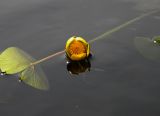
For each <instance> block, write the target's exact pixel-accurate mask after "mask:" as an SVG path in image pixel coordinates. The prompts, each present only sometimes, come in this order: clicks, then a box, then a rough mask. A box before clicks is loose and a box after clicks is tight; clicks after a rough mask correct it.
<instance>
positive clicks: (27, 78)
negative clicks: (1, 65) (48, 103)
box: [19, 65, 49, 90]
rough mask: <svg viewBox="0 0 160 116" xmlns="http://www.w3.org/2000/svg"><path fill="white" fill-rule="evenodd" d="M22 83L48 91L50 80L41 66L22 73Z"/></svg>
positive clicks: (29, 68)
mask: <svg viewBox="0 0 160 116" xmlns="http://www.w3.org/2000/svg"><path fill="white" fill-rule="evenodd" d="M19 76H20V80H22V82H24V83H26V84H28V85H30V86H32V87H34V88H37V89H41V90H48V88H49V84H48V80H47V78H46V76H45V74H44V73H43V71H42V69H41V67H40V66H37V65H36V66H30V67H28V68H27V69H25V70H24V71H22V72H21V73H20V75H19Z"/></svg>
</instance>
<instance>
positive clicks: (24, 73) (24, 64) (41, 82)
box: [0, 11, 159, 90]
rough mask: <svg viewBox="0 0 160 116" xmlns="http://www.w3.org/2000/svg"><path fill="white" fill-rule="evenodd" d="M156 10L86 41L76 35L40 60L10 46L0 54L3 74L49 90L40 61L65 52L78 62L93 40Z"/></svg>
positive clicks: (87, 51) (0, 65)
mask: <svg viewBox="0 0 160 116" xmlns="http://www.w3.org/2000/svg"><path fill="white" fill-rule="evenodd" d="M156 12H157V11H152V12H149V13H145V14H142V15H140V16H138V17H136V18H134V19H132V20H129V21H127V22H125V23H123V24H122V25H119V26H117V27H115V28H113V29H111V30H109V31H107V32H105V33H104V34H102V35H100V36H98V37H96V38H94V39H92V40H90V41H88V42H86V41H85V40H84V39H83V38H81V37H78V38H77V37H76V39H75V38H74V37H72V38H71V39H69V40H68V42H67V43H66V49H65V50H62V51H59V52H57V53H54V54H52V55H49V56H47V57H45V58H42V59H40V60H35V59H34V58H32V57H31V56H30V55H29V54H27V53H26V52H24V51H23V50H21V49H20V48H17V47H9V48H7V49H6V50H4V51H3V52H2V53H1V54H0V69H1V72H2V74H17V75H18V76H19V79H20V80H21V81H22V82H24V83H26V84H28V85H30V86H32V87H34V88H37V89H41V90H47V89H48V88H49V84H48V80H47V78H46V76H45V74H44V72H43V71H42V69H41V67H40V66H39V64H40V63H42V62H44V61H46V60H49V59H51V58H53V57H55V56H58V55H60V54H64V53H65V52H66V54H67V56H69V58H70V59H71V60H76V61H77V62H78V61H79V60H83V59H85V58H87V57H88V56H89V54H90V47H89V44H92V43H93V42H95V41H97V40H101V39H106V38H107V37H108V36H109V35H111V34H113V33H114V32H117V31H119V30H120V29H123V28H125V27H126V26H128V25H130V24H132V23H134V22H136V21H138V20H140V19H142V18H144V17H146V16H149V15H151V14H153V13H156ZM77 40H78V41H77ZM157 43H159V41H158V40H157ZM137 45H138V44H137ZM77 46H78V47H79V48H81V49H80V50H75V49H77ZM77 54H78V55H77ZM80 64H81V63H80ZM82 64H83V63H82ZM82 64H81V65H82ZM74 66H77V65H74ZM82 66H83V65H82ZM87 66H90V65H87ZM85 70H86V69H85V68H84V69H83V70H82V72H83V71H85ZM76 71H77V70H76ZM76 71H75V72H76Z"/></svg>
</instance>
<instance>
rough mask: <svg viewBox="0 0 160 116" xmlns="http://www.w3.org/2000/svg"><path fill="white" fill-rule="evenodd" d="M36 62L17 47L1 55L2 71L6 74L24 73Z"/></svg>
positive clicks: (10, 48)
mask: <svg viewBox="0 0 160 116" xmlns="http://www.w3.org/2000/svg"><path fill="white" fill-rule="evenodd" d="M33 61H34V60H33V59H32V57H31V56H30V55H28V54H27V53H25V52H24V51H23V50H21V49H19V48H16V47H9V48H7V49H6V50H5V51H4V52H2V53H1V54H0V69H1V71H2V72H5V73H6V74H15V73H18V72H20V71H23V70H24V69H25V68H27V67H28V66H29V65H30V63H31V62H33Z"/></svg>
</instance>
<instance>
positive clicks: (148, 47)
mask: <svg viewBox="0 0 160 116" xmlns="http://www.w3.org/2000/svg"><path fill="white" fill-rule="evenodd" d="M134 43H135V46H136V48H137V49H138V51H139V52H140V53H141V54H142V55H143V56H144V57H146V58H148V59H151V60H156V61H160V46H159V44H156V43H155V41H154V40H152V39H149V38H146V37H137V38H135V40H134Z"/></svg>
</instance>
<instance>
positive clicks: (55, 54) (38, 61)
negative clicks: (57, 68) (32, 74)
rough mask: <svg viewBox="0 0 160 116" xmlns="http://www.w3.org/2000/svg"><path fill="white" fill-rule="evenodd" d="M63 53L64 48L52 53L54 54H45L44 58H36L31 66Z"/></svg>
mask: <svg viewBox="0 0 160 116" xmlns="http://www.w3.org/2000/svg"><path fill="white" fill-rule="evenodd" d="M63 53H65V50H62V51H60V52H56V53H54V54H52V55H49V56H47V57H45V58H42V59H40V60H37V61H35V62H33V63H31V66H34V65H37V64H39V63H42V62H44V61H46V60H49V59H51V58H53V57H55V56H58V55H61V54H63Z"/></svg>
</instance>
